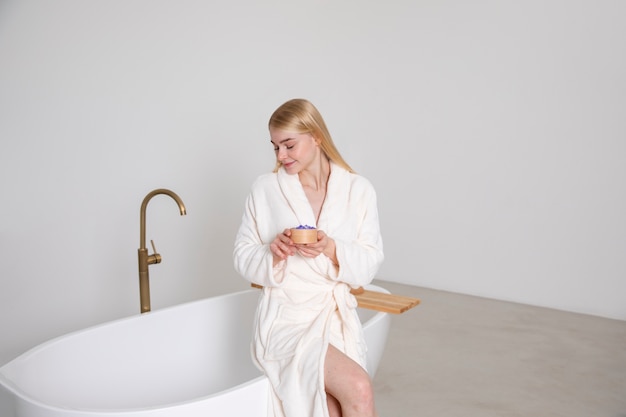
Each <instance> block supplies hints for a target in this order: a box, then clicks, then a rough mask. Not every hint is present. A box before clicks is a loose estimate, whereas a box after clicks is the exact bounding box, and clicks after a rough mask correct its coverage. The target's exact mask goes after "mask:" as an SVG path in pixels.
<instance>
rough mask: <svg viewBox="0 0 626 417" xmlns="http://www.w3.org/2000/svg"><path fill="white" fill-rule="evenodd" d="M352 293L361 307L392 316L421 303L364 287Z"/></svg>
mask: <svg viewBox="0 0 626 417" xmlns="http://www.w3.org/2000/svg"><path fill="white" fill-rule="evenodd" d="M252 286H253V287H254V288H263V287H262V286H261V285H258V284H252ZM350 292H351V293H352V294H354V296H355V297H356V300H357V301H358V303H359V307H361V308H367V309H370V310H377V311H383V312H385V313H391V314H402V313H404V312H405V311H407V310H410V309H412V308H413V307H415V306H417V305H418V304H419V303H420V300H419V299H418V298H413V297H406V296H403V295H395V294H386V293H382V292H378V291H370V290H365V289H363V288H362V287H361V288H357V289H353V290H351V291H350Z"/></svg>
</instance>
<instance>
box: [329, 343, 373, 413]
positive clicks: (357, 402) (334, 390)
mask: <svg viewBox="0 0 626 417" xmlns="http://www.w3.org/2000/svg"><path fill="white" fill-rule="evenodd" d="M324 380H325V384H326V392H327V393H328V394H330V395H331V396H332V397H333V398H334V399H335V400H336V401H337V402H338V403H339V406H340V407H339V408H340V409H341V414H339V417H378V413H377V412H376V408H375V406H374V390H373V388H372V381H371V380H370V377H369V375H368V374H367V372H365V370H364V369H363V368H361V366H360V365H359V364H358V363H356V362H354V361H353V360H352V359H350V358H349V357H347V356H346V355H345V354H344V353H343V352H341V351H340V350H339V349H337V348H336V347H334V346H333V345H329V346H328V352H326V362H325V365H324ZM329 405H330V404H329ZM329 411H331V410H330V407H329ZM331 416H333V417H334V415H333V414H331Z"/></svg>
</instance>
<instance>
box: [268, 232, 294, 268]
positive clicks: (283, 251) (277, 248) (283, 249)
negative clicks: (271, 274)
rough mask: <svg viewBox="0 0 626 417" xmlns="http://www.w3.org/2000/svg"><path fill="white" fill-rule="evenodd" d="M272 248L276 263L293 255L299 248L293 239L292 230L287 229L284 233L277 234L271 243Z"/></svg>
mask: <svg viewBox="0 0 626 417" xmlns="http://www.w3.org/2000/svg"><path fill="white" fill-rule="evenodd" d="M270 250H271V251H272V255H273V256H274V265H276V264H277V263H278V262H280V261H282V260H285V259H287V257H288V256H293V255H294V254H295V253H296V251H297V248H296V247H295V245H294V243H293V241H292V240H291V230H289V229H285V230H284V231H283V232H282V233H279V234H277V235H276V238H275V239H274V241H272V243H270Z"/></svg>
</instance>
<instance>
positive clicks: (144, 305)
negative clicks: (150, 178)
mask: <svg viewBox="0 0 626 417" xmlns="http://www.w3.org/2000/svg"><path fill="white" fill-rule="evenodd" d="M157 194H166V195H168V196H170V197H172V198H173V199H174V201H176V204H178V209H179V210H180V215H181V216H184V215H185V214H187V209H186V208H185V204H184V203H183V200H181V199H180V197H179V196H178V195H177V194H176V193H175V192H173V191H170V190H166V189H165V188H159V189H157V190H154V191H151V192H149V193H148V195H146V197H145V198H144V199H143V202H142V203H141V210H140V213H139V229H140V230H139V250H138V251H137V253H138V258H139V297H140V303H141V312H142V313H145V312H147V311H150V279H149V278H150V277H149V273H148V265H152V264H158V263H160V262H161V255H159V254H158V253H156V250H154V244H153V245H152V248H153V250H154V253H153V254H152V255H148V249H147V248H146V208H147V207H148V203H149V202H150V199H151V198H152V197H154V196H155V195H157Z"/></svg>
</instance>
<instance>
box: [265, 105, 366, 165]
mask: <svg viewBox="0 0 626 417" xmlns="http://www.w3.org/2000/svg"><path fill="white" fill-rule="evenodd" d="M268 127H269V128H270V129H278V130H286V131H289V132H294V133H309V134H310V135H312V136H313V137H314V138H316V139H319V141H320V149H321V150H322V152H323V153H324V155H325V156H326V158H328V160H329V161H331V162H334V163H335V164H337V165H339V166H340V167H342V168H344V169H346V170H347V171H348V172H354V170H353V169H352V168H350V165H348V163H347V162H346V161H345V160H344V159H343V157H342V156H341V154H340V153H339V151H338V150H337V147H336V146H335V143H334V142H333V139H332V137H331V136H330V132H329V131H328V128H327V127H326V123H325V122H324V119H323V118H322V115H321V114H320V112H319V111H318V110H317V108H316V107H315V106H314V105H313V103H311V102H310V101H308V100H305V99H302V98H295V99H292V100H289V101H287V102H285V103H283V104H282V105H281V106H280V107H279V108H277V109H276V110H275V111H274V113H273V114H272V116H271V117H270V121H269V123H268ZM281 165H282V164H281V163H280V161H276V167H275V168H274V172H276V171H278V169H279V168H280V167H281Z"/></svg>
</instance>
